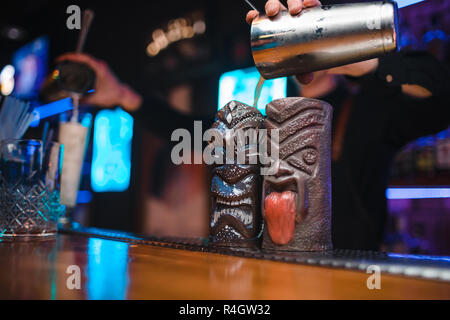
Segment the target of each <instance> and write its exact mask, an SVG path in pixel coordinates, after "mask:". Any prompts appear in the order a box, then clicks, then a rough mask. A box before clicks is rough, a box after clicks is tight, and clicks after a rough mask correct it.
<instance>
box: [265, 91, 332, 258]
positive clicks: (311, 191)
mask: <svg viewBox="0 0 450 320" xmlns="http://www.w3.org/2000/svg"><path fill="white" fill-rule="evenodd" d="M266 113H267V117H268V118H267V120H266V128H267V130H268V134H269V139H270V137H271V136H273V134H271V130H273V129H278V130H279V131H278V132H279V144H278V145H277V144H273V141H272V143H271V148H277V149H278V153H279V157H278V158H274V157H273V156H272V155H273V153H272V154H271V166H272V167H273V168H274V171H273V172H271V173H273V174H272V175H267V176H264V182H263V187H262V189H263V190H262V197H263V199H262V215H263V217H264V219H265V222H266V228H265V233H264V242H263V247H264V248H269V249H278V250H280V249H281V250H302V251H308V250H323V249H329V248H330V247H331V234H330V231H331V230H330V219H331V216H330V215H331V200H330V192H331V181H330V174H331V172H330V131H331V116H332V110H331V106H329V105H328V104H326V103H324V102H322V101H319V100H314V99H307V98H286V99H279V100H275V101H273V102H272V103H270V104H268V105H267V107H266ZM272 150H275V149H272Z"/></svg>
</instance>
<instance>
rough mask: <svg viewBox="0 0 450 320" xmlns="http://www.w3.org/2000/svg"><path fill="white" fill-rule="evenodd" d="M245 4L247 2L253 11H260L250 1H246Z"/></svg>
mask: <svg viewBox="0 0 450 320" xmlns="http://www.w3.org/2000/svg"><path fill="white" fill-rule="evenodd" d="M245 2H247V4H248V5H249V6H250V7H251V8H252V9H253V10H256V11H258V9H256V7H255V6H254V5H253V4H252V3H251V2H250V1H249V0H245Z"/></svg>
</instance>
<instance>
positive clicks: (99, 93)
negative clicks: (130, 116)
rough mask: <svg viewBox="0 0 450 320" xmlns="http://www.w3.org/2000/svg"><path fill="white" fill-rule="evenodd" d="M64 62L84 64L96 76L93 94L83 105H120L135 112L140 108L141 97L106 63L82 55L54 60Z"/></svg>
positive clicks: (63, 56)
mask: <svg viewBox="0 0 450 320" xmlns="http://www.w3.org/2000/svg"><path fill="white" fill-rule="evenodd" d="M65 60H71V61H76V62H81V63H85V64H87V65H88V66H89V67H91V68H92V69H93V70H94V72H95V74H96V82H95V92H94V93H93V94H90V95H88V96H86V97H84V98H83V100H82V102H83V103H89V104H92V105H96V106H99V107H112V106H116V105H121V106H122V107H123V108H124V109H125V110H128V111H135V110H137V109H138V108H139V107H140V105H141V103H142V98H141V96H140V95H139V94H137V93H136V92H135V91H134V90H133V89H131V88H130V87H129V86H127V85H126V84H123V83H121V82H120V81H119V79H118V78H117V77H116V76H115V75H114V74H113V72H112V71H111V69H110V68H109V67H108V64H107V63H106V62H104V61H102V60H99V59H96V58H94V57H92V56H90V55H88V54H84V53H66V54H63V55H61V56H59V57H58V58H57V59H56V61H57V62H61V61H65Z"/></svg>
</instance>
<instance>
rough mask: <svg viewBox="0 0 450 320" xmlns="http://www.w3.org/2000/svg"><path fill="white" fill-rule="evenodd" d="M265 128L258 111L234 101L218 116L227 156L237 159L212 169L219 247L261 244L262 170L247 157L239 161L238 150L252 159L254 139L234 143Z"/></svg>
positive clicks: (214, 235) (213, 219)
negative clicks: (239, 134) (238, 136)
mask: <svg viewBox="0 0 450 320" xmlns="http://www.w3.org/2000/svg"><path fill="white" fill-rule="evenodd" d="M263 125H264V118H263V116H262V115H261V113H260V112H259V111H258V110H257V109H255V108H252V107H250V106H247V105H245V104H242V103H240V102H237V101H231V102H230V103H228V104H227V105H226V106H225V107H223V108H222V109H221V110H220V111H219V112H218V113H217V118H216V121H215V122H214V124H213V126H212V128H213V129H216V130H217V131H219V132H220V134H221V136H222V137H223V141H222V145H223V148H224V152H223V153H224V154H232V155H234V158H233V157H232V158H231V159H230V157H229V156H228V155H226V156H225V157H224V164H222V165H217V164H215V165H213V169H212V182H211V205H212V210H211V212H212V213H211V230H210V236H211V241H212V242H213V243H214V244H216V245H225V246H250V247H252V246H256V245H257V243H258V239H255V237H257V236H258V235H259V234H260V232H261V218H260V194H261V192H260V190H261V189H260V188H261V182H260V181H261V177H260V172H259V170H260V166H259V165H258V164H249V163H248V161H247V160H248V158H247V157H246V158H245V161H242V162H241V161H238V157H237V152H238V150H240V151H242V150H244V152H245V155H246V156H248V152H249V150H250V149H251V148H250V144H252V142H251V141H250V139H245V140H244V142H243V143H242V144H238V143H232V141H231V140H233V141H236V133H237V132H238V131H240V132H245V131H246V130H249V129H252V130H253V131H256V130H257V129H259V128H262V127H263ZM255 143H256V142H255ZM227 148H233V149H234V150H226V149H227ZM227 151H228V153H227ZM229 151H232V152H229ZM227 157H228V158H227ZM227 159H228V163H227V162H226V160H227Z"/></svg>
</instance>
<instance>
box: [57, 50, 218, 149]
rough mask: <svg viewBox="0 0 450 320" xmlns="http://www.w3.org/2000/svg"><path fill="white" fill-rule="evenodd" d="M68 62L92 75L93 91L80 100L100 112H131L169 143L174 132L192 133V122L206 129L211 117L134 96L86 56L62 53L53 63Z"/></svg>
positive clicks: (105, 66)
mask: <svg viewBox="0 0 450 320" xmlns="http://www.w3.org/2000/svg"><path fill="white" fill-rule="evenodd" d="M64 60H72V61H78V62H82V63H85V64H87V65H89V66H90V67H91V68H92V69H93V70H94V72H95V73H96V76H97V79H96V83H95V91H94V93H93V94H90V95H88V96H87V97H85V98H84V99H83V100H82V103H86V104H91V105H95V106H98V107H101V108H110V107H114V106H118V105H120V106H122V107H123V108H124V109H125V110H126V111H128V112H132V113H133V115H134V117H135V119H136V120H137V121H138V122H140V123H142V124H143V126H145V128H147V129H148V130H149V131H150V132H152V133H154V134H156V135H158V136H160V137H162V138H164V139H167V140H170V137H171V134H172V132H173V131H174V130H175V129H178V128H184V129H187V130H189V131H191V132H193V127H194V121H202V124H203V128H208V127H210V126H211V124H212V122H213V120H214V119H213V117H212V116H211V117H208V116H203V115H202V116H197V115H188V114H183V113H181V112H178V111H177V110H175V109H173V108H172V107H171V106H170V105H169V104H168V103H167V102H166V101H163V100H161V99H158V98H156V97H152V96H144V95H140V94H139V93H137V92H136V91H135V90H133V89H132V88H131V87H130V86H128V85H127V84H125V83H122V82H121V81H120V80H119V79H118V78H117V77H116V76H115V75H114V73H113V72H112V71H111V69H110V68H109V67H108V64H107V63H106V62H104V61H102V60H99V59H96V58H94V57H92V56H90V55H88V54H82V53H66V54H64V55H62V56H60V57H58V58H57V61H64Z"/></svg>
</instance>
